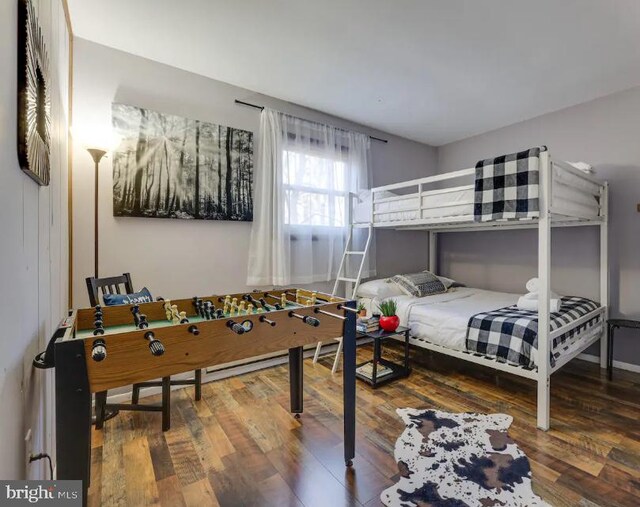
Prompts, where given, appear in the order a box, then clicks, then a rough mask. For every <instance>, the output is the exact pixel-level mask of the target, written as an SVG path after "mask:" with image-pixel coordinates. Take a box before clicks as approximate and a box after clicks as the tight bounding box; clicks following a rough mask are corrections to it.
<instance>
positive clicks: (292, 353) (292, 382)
mask: <svg viewBox="0 0 640 507" xmlns="http://www.w3.org/2000/svg"><path fill="white" fill-rule="evenodd" d="M303 382H304V380H303V348H302V347H295V348H293V349H289V391H290V396H291V412H292V413H293V414H294V417H296V418H299V417H300V414H301V413H302V410H303V399H302V392H303V387H304V386H303Z"/></svg>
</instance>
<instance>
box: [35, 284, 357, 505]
mask: <svg viewBox="0 0 640 507" xmlns="http://www.w3.org/2000/svg"><path fill="white" fill-rule="evenodd" d="M355 312H356V309H355V302H354V301H351V300H345V299H342V298H338V297H333V296H329V295H327V294H322V293H316V292H311V291H307V290H302V289H279V290H270V291H255V292H251V293H246V294H242V293H240V294H229V295H215V296H205V297H194V298H192V299H178V300H162V299H160V300H158V301H156V302H152V303H142V304H136V305H123V306H111V307H100V306H97V307H95V308H87V309H80V310H74V311H71V312H70V314H69V317H68V318H66V319H65V320H64V321H63V322H62V323H61V325H60V327H59V328H58V330H57V331H56V333H55V334H54V337H53V338H52V340H51V342H50V344H49V347H48V348H47V351H46V352H43V353H42V354H39V356H37V357H36V359H35V360H34V364H36V366H38V364H37V362H40V367H52V366H55V384H56V385H55V392H56V447H57V448H56V461H57V478H58V479H60V480H62V479H81V480H82V481H83V487H84V495H83V498H84V501H85V503H86V498H87V489H88V487H89V482H90V463H91V419H92V406H91V405H92V396H91V395H92V393H101V392H105V391H107V390H108V389H114V388H116V387H122V386H128V385H132V384H134V383H138V382H144V381H148V380H152V379H157V378H161V377H168V376H171V375H176V374H180V373H184V372H188V371H194V370H198V369H203V368H207V367H210V366H215V365H219V364H225V363H230V362H232V361H238V360H244V359H250V358H254V357H256V356H261V355H264V354H269V353H274V352H278V351H284V350H288V351H289V383H290V395H291V401H290V403H291V412H292V413H293V414H295V416H296V417H299V414H301V413H302V411H303V396H302V393H303V347H304V346H305V345H310V344H316V343H317V342H319V341H330V340H331V339H333V338H337V337H340V336H342V337H343V343H344V345H343V347H344V367H343V405H344V459H345V464H346V466H351V465H352V460H353V458H354V456H355V400H356V395H355V366H356V332H355V321H356V315H355ZM52 357H53V360H52Z"/></svg>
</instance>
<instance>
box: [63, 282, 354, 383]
mask: <svg viewBox="0 0 640 507" xmlns="http://www.w3.org/2000/svg"><path fill="white" fill-rule="evenodd" d="M247 296H250V298H249V299H250V300H253V302H254V303H256V304H254V306H253V308H252V310H251V311H248V304H249V302H248V301H246V299H245V300H244V302H245V303H246V304H245V305H244V307H243V309H239V308H238V306H239V304H240V302H241V301H243V298H247ZM234 298H235V299H236V303H237V306H236V307H235V308H234V309H233V310H232V309H230V308H228V307H226V308H225V304H224V303H225V299H226V300H227V302H228V301H229V300H233V299H234ZM283 298H284V301H283ZM260 299H263V300H264V299H266V300H268V305H267V306H266V307H260V306H259V305H258V304H257V301H258V300H260ZM197 300H199V301H201V302H202V303H201V304H206V305H211V306H210V307H211V308H213V309H214V310H218V315H217V316H216V318H207V317H208V316H210V314H207V317H205V316H203V314H202V311H199V310H198V306H197V304H196V301H197ZM285 301H286V302H285ZM283 302H285V304H286V306H285V307H282V306H281V303H283ZM312 303H313V304H312ZM352 303H353V302H348V301H347V300H345V299H343V298H338V297H334V296H330V295H328V294H323V293H317V292H312V291H308V290H303V289H295V288H289V289H277V290H269V291H259V292H258V291H257V292H251V293H237V294H229V295H226V294H225V295H213V296H204V297H201V298H200V297H198V298H191V299H178V300H167V301H155V302H152V303H141V304H138V305H122V306H111V307H107V306H105V307H100V308H98V309H96V308H85V309H79V310H75V311H74V312H73V313H72V314H71V317H70V319H71V322H70V323H69V330H68V332H67V333H65V336H64V337H63V341H64V340H83V341H84V349H85V358H86V364H87V370H88V376H89V385H90V389H91V391H92V392H99V391H105V390H107V389H113V388H115V387H120V386H125V385H130V384H133V383H136V382H143V381H146V380H151V379H156V378H159V377H164V376H169V375H175V374H178V373H182V372H187V371H192V370H196V369H200V368H206V367H210V366H215V365H218V364H225V363H229V362H232V361H237V360H243V359H247V358H251V357H255V356H259V355H263V354H268V353H273V352H278V351H282V350H287V349H290V348H292V347H297V346H304V345H309V344H315V343H317V342H319V341H329V340H332V339H334V338H338V337H340V336H342V335H343V325H344V319H345V317H344V315H345V311H344V307H349V306H353V304H352ZM276 304H278V305H279V308H276V306H275V305H276ZM171 307H174V315H172V316H171V315H170V313H169V312H170V310H171ZM134 308H135V310H134ZM132 310H134V311H133V312H132ZM223 310H227V311H226V312H225V311H223ZM97 312H99V313H97ZM134 313H137V314H138V316H140V315H143V316H144V326H143V327H141V326H139V325H138V322H137V321H136V322H134V320H135V319H134ZM178 314H179V315H180V316H181V317H180V318H178V316H177V315H178ZM96 315H99V317H98V318H96ZM98 319H99V321H100V328H101V329H100V332H98V333H97V332H96V329H97V327H96V321H97V320H98ZM240 327H242V329H240ZM152 342H156V343H155V344H153V345H152ZM96 345H98V346H100V347H104V352H105V354H104V357H103V358H101V359H98V360H96V359H95V357H96V355H95V349H96ZM154 346H155V347H156V348H155V349H154ZM158 347H161V348H162V349H163V350H162V351H161V352H160V353H158V352H159V350H158Z"/></svg>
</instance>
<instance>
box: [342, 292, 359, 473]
mask: <svg viewBox="0 0 640 507" xmlns="http://www.w3.org/2000/svg"><path fill="white" fill-rule="evenodd" d="M345 306H348V307H349V308H355V301H349V302H348V303H347V304H346V305H345ZM342 341H343V358H342V360H343V366H342V389H343V394H342V396H343V397H342V400H343V401H342V402H343V405H344V407H343V410H344V462H345V465H346V466H352V465H353V458H354V457H355V455H356V314H355V313H354V312H349V311H347V312H346V320H345V321H344V328H343V332H342Z"/></svg>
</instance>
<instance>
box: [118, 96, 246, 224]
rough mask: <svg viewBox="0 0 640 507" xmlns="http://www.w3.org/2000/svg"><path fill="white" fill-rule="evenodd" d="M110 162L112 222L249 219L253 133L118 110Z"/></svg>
mask: <svg viewBox="0 0 640 507" xmlns="http://www.w3.org/2000/svg"><path fill="white" fill-rule="evenodd" d="M112 116H113V128H114V129H115V131H116V135H117V136H118V137H119V138H120V139H122V141H121V142H120V144H119V146H118V148H117V149H116V151H115V152H114V155H113V213H114V215H115V216H129V217H156V218H185V219H205V220H240V221H251V220H253V134H252V133H251V132H249V131H246V130H241V129H235V128H231V127H223V126H220V125H216V124H214V123H210V122H205V121H200V120H190V119H187V118H182V117H180V116H174V115H169V114H163V113H159V112H157V111H152V110H150V109H144V108H141V107H136V106H129V105H125V104H113V106H112Z"/></svg>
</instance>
